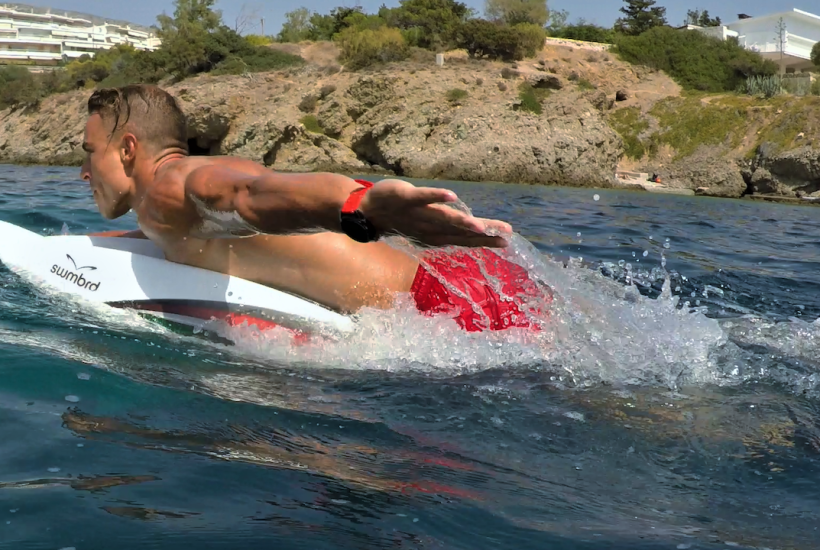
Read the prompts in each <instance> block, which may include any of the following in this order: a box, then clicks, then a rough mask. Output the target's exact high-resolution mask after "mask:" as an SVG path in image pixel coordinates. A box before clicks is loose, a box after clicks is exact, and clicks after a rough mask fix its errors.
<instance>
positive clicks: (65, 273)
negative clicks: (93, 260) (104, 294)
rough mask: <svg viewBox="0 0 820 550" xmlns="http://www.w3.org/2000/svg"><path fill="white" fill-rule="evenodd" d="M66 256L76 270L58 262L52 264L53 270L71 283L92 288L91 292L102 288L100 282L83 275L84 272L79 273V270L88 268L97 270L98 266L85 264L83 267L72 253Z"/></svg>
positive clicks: (88, 288) (87, 288)
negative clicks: (78, 264) (59, 264)
mask: <svg viewBox="0 0 820 550" xmlns="http://www.w3.org/2000/svg"><path fill="white" fill-rule="evenodd" d="M65 257H66V258H68V259H69V260H71V263H72V264H73V265H74V271H71V270H70V269H66V268H64V267H60V266H58V265H57V264H54V265H53V266H51V272H52V273H54V274H55V275H57V276H58V277H61V278H63V279H65V280H66V281H68V282H70V283H74V284H75V285H77V286H78V287H80V288H84V289H86V290H90V291H91V292H96V291H97V289H98V288H100V283H95V282H93V281H91V280H89V279H86V278H85V277H83V275H82V274H80V273H77V271H82V270H88V271H95V270H96V269H97V268H96V267H94V266H90V265H84V266H82V267H78V266H77V262H75V261H74V258H72V257H71V255H70V254H66V255H65Z"/></svg>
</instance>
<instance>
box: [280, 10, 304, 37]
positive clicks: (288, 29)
mask: <svg viewBox="0 0 820 550" xmlns="http://www.w3.org/2000/svg"><path fill="white" fill-rule="evenodd" d="M310 19H311V17H310V10H309V9H307V8H299V9H296V10H293V11H289V12H287V13H286V14H285V22H284V23H283V24H282V29H281V30H280V31H279V34H277V35H276V39H277V40H279V42H301V41H302V40H308V39H309V38H310Z"/></svg>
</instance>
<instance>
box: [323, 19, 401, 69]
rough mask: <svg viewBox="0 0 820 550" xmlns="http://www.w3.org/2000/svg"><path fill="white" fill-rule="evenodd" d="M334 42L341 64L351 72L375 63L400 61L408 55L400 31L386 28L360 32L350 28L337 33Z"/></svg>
mask: <svg viewBox="0 0 820 550" xmlns="http://www.w3.org/2000/svg"><path fill="white" fill-rule="evenodd" d="M336 42H337V43H338V45H339V49H340V50H341V56H340V59H341V61H342V63H344V64H345V65H346V66H347V67H348V68H349V69H353V70H356V69H362V68H365V67H369V66H371V65H374V64H376V63H388V62H390V61H401V60H403V59H407V57H408V56H409V55H410V48H409V47H408V46H407V42H405V41H404V37H403V36H402V34H401V31H399V30H398V29H391V28H388V27H382V28H380V29H376V30H373V29H365V30H361V31H360V30H356V29H355V28H352V27H350V28H347V29H345V30H343V31H342V32H341V33H339V35H338V37H337V39H336Z"/></svg>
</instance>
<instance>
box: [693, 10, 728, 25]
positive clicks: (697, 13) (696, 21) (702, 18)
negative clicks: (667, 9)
mask: <svg viewBox="0 0 820 550" xmlns="http://www.w3.org/2000/svg"><path fill="white" fill-rule="evenodd" d="M685 24H686V25H697V26H699V27H718V26H720V17H714V18H712V17H709V10H703V11H701V10H700V9H694V10H688V11H687V12H686V22H685Z"/></svg>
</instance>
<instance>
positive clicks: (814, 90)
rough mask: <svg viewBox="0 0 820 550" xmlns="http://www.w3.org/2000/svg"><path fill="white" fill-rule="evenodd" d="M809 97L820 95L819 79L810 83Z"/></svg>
mask: <svg viewBox="0 0 820 550" xmlns="http://www.w3.org/2000/svg"><path fill="white" fill-rule="evenodd" d="M811 95H820V79H817V80H815V81H814V82H812V83H811Z"/></svg>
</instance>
